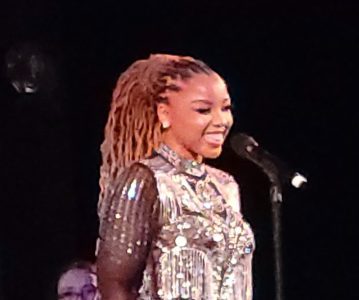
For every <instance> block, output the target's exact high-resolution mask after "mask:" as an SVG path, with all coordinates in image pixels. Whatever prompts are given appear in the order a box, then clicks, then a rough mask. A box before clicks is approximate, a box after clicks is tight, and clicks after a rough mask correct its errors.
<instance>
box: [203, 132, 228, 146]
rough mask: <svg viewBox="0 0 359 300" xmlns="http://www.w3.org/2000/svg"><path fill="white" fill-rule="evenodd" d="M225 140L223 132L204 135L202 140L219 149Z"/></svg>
mask: <svg viewBox="0 0 359 300" xmlns="http://www.w3.org/2000/svg"><path fill="white" fill-rule="evenodd" d="M224 139H225V132H223V131H218V132H209V133H206V134H205V135H204V140H205V141H206V142H207V143H208V144H210V145H212V146H215V147H219V146H221V145H222V144H223V143H224Z"/></svg>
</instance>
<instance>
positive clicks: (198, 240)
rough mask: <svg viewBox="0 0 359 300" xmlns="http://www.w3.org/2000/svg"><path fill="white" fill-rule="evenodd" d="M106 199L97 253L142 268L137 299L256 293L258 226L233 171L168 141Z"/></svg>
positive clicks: (233, 299) (243, 297) (244, 298)
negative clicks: (245, 211)
mask: <svg viewBox="0 0 359 300" xmlns="http://www.w3.org/2000/svg"><path fill="white" fill-rule="evenodd" d="M110 194H112V197H108V199H110V200H106V199H105V202H104V203H102V205H101V206H100V210H99V213H100V243H99V255H106V258H107V261H109V262H112V263H109V264H111V266H108V268H109V271H110V272H112V273H115V272H121V270H122V272H123V269H124V268H126V270H128V272H127V273H126V274H125V275H119V278H120V280H121V276H127V277H128V276H133V278H135V277H136V276H138V273H141V275H142V276H139V278H141V277H142V279H141V281H140V282H138V285H136V286H135V289H136V291H135V292H136V293H138V295H137V299H139V300H154V299H158V300H170V299H171V300H172V299H193V300H202V299H206V300H207V299H208V300H220V299H225V300H251V299H252V255H253V251H254V237H253V232H252V230H251V228H250V226H249V225H248V223H247V222H246V221H245V220H244V218H243V216H242V214H241V212H240V195H239V188H238V185H237V183H236V182H235V180H234V179H233V177H232V176H230V175H229V174H227V173H225V172H223V171H221V170H218V169H215V168H213V167H210V166H208V165H206V164H204V163H197V162H195V161H191V160H186V159H183V158H180V157H179V156H178V155H177V154H176V153H175V152H174V151H172V150H171V149H170V148H169V147H168V146H166V145H164V144H162V145H161V146H160V147H159V149H157V151H156V154H155V155H154V156H153V157H151V158H149V159H145V160H142V161H140V162H137V163H135V164H133V165H132V166H131V167H129V168H128V169H127V170H125V171H124V172H123V174H122V175H121V176H120V180H119V183H118V184H117V187H116V188H113V191H112V192H110Z"/></svg>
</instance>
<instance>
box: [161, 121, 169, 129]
mask: <svg viewBox="0 0 359 300" xmlns="http://www.w3.org/2000/svg"><path fill="white" fill-rule="evenodd" d="M169 127H170V123H169V122H168V121H163V123H162V128H163V129H167V128H169Z"/></svg>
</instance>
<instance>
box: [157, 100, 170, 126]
mask: <svg viewBox="0 0 359 300" xmlns="http://www.w3.org/2000/svg"><path fill="white" fill-rule="evenodd" d="M169 111H170V108H169V106H168V104H167V103H159V104H158V105H157V116H158V119H159V121H160V123H161V124H163V123H168V124H169V123H170V112H169Z"/></svg>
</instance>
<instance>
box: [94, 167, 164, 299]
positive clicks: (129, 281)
mask: <svg viewBox="0 0 359 300" xmlns="http://www.w3.org/2000/svg"><path fill="white" fill-rule="evenodd" d="M156 200H157V187H156V180H155V178H154V175H153V173H152V171H151V170H150V169H149V168H148V167H146V166H144V165H142V164H139V163H135V164H133V165H132V166H130V167H129V168H127V169H125V170H124V171H123V172H122V174H121V175H120V176H119V179H118V181H117V182H116V188H115V190H114V192H113V193H109V195H108V196H107V197H105V199H103V201H104V202H103V203H102V204H101V213H100V243H99V249H98V256H97V268H98V278H99V288H100V292H101V296H102V299H103V300H130V299H135V298H136V296H137V291H138V289H139V287H140V285H141V282H142V275H143V270H144V268H145V265H146V259H147V256H148V253H149V250H150V246H151V240H152V237H153V235H154V234H155V221H156V220H157V217H156V215H157V211H158V210H157V209H156V206H157V201H156Z"/></svg>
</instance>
